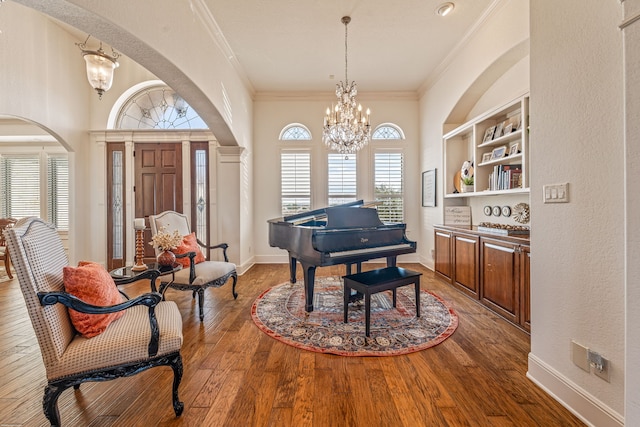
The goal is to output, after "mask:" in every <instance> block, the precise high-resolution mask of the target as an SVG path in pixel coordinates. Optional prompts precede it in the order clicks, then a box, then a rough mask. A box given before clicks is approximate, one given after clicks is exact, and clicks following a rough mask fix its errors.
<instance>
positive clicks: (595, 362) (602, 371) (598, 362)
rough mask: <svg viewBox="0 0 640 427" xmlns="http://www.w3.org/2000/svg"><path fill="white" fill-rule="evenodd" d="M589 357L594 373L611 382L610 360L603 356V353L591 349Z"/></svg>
mask: <svg viewBox="0 0 640 427" xmlns="http://www.w3.org/2000/svg"><path fill="white" fill-rule="evenodd" d="M588 358H589V363H590V365H591V367H592V368H593V373H594V374H596V375H597V376H599V377H600V378H602V379H603V380H605V381H606V382H609V360H607V359H605V358H604V357H602V355H601V354H598V353H596V352H595V351H591V350H588Z"/></svg>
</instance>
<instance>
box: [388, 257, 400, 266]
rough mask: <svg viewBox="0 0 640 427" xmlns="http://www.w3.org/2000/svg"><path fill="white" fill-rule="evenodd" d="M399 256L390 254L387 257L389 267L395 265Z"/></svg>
mask: <svg viewBox="0 0 640 427" xmlns="http://www.w3.org/2000/svg"><path fill="white" fill-rule="evenodd" d="M397 258H398V257H397V256H388V257H387V267H395V266H396V259H397Z"/></svg>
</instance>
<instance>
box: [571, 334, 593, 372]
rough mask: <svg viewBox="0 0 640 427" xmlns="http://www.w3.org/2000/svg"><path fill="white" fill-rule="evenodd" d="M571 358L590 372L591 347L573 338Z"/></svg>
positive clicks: (581, 367) (574, 362)
mask: <svg viewBox="0 0 640 427" xmlns="http://www.w3.org/2000/svg"><path fill="white" fill-rule="evenodd" d="M571 360H573V364H574V365H576V366H578V367H579V368H580V369H582V370H584V371H587V372H589V371H590V369H589V368H590V362H589V348H588V347H585V346H583V345H581V344H578V343H577V342H575V341H573V340H571Z"/></svg>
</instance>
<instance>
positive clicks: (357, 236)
mask: <svg viewBox="0 0 640 427" xmlns="http://www.w3.org/2000/svg"><path fill="white" fill-rule="evenodd" d="M405 230H406V224H403V223H387V224H385V223H383V222H382V221H380V218H379V217H378V211H377V210H376V209H375V208H371V207H366V206H365V205H364V202H363V201H362V200H358V201H356V202H352V203H347V204H344V205H339V206H335V207H328V208H322V209H317V210H314V211H308V212H304V213H300V214H296V215H291V216H286V217H281V218H275V219H271V220H269V245H271V246H273V247H278V248H281V249H286V250H287V251H289V269H290V273H291V283H295V282H296V265H297V261H299V262H300V264H301V265H302V269H303V273H304V294H305V310H306V311H307V312H311V311H313V287H314V281H315V272H316V267H324V266H328V265H336V264H346V267H347V268H346V274H351V266H352V265H353V264H356V266H357V271H358V272H360V269H361V263H362V262H363V261H367V260H370V259H375V258H386V259H387V266H395V265H396V257H397V256H398V255H402V254H407V253H413V252H415V251H416V242H414V241H411V240H409V239H407V237H406V235H405Z"/></svg>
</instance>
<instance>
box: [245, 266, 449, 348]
mask: <svg viewBox="0 0 640 427" xmlns="http://www.w3.org/2000/svg"><path fill="white" fill-rule="evenodd" d="M342 289H343V285H342V279H341V278H340V277H337V276H336V277H317V278H316V281H315V292H314V300H313V307H314V310H313V312H311V313H308V315H307V313H306V312H305V310H304V286H303V284H302V283H301V282H298V283H295V284H292V283H283V284H281V285H277V286H274V287H273V288H271V289H268V290H266V291H265V292H263V293H262V295H260V296H259V297H258V299H256V301H255V302H254V303H253V307H252V308H251V316H252V317H253V321H254V322H255V324H256V325H257V326H258V327H259V328H260V329H261V330H262V331H264V332H265V333H266V334H267V335H269V336H271V337H273V338H275V339H277V340H278V341H282V342H283V343H286V344H289V345H292V346H294V347H298V348H301V349H305V350H310V351H316V352H320V353H332V354H338V355H341V356H395V355H399V354H407V353H413V352H416V351H420V350H424V349H426V348H429V347H433V346H435V345H437V344H439V343H441V342H442V341H444V340H445V339H447V338H448V337H450V336H451V334H453V332H454V331H455V330H456V328H457V327H458V315H457V314H456V313H455V312H454V311H453V309H452V308H451V307H449V306H448V305H447V303H446V302H445V301H443V300H442V299H440V297H438V296H437V295H434V294H432V293H430V292H427V291H424V290H423V291H421V294H420V317H416V309H415V288H414V287H413V286H403V287H400V288H398V290H397V303H396V308H395V309H394V308H393V300H392V293H391V291H387V292H379V293H377V294H373V295H372V296H371V334H370V337H369V338H366V337H365V323H364V302H363V301H358V302H354V303H351V304H349V322H348V323H344V311H343V304H344V303H343V299H342V295H343V292H342Z"/></svg>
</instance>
